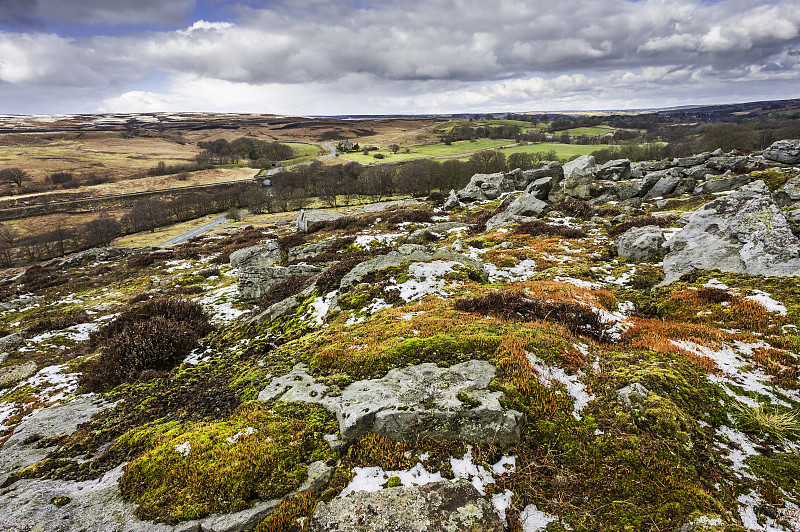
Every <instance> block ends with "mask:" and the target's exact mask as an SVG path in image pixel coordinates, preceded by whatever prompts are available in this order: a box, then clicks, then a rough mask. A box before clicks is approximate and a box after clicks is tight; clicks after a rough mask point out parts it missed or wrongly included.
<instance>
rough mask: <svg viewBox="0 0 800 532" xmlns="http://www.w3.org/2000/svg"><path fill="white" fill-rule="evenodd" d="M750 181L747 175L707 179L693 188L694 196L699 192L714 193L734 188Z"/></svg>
mask: <svg viewBox="0 0 800 532" xmlns="http://www.w3.org/2000/svg"><path fill="white" fill-rule="evenodd" d="M749 182H750V176H749V175H746V174H745V175H733V176H729V177H722V178H719V179H709V180H708V181H706V182H705V183H700V184H699V185H697V186H696V187H695V189H694V192H693V194H694V195H695V196H697V195H700V194H714V193H715V192H727V191H728V190H735V189H737V188H740V187H742V186H744V185H746V184H747V183H749Z"/></svg>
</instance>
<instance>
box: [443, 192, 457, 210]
mask: <svg viewBox="0 0 800 532" xmlns="http://www.w3.org/2000/svg"><path fill="white" fill-rule="evenodd" d="M459 205H461V202H460V201H458V196H457V195H456V191H455V190H451V191H450V194H448V195H447V199H446V200H444V203H443V204H442V209H444V210H446V211H450V210H453V209H455V208H456V207H458V206H459Z"/></svg>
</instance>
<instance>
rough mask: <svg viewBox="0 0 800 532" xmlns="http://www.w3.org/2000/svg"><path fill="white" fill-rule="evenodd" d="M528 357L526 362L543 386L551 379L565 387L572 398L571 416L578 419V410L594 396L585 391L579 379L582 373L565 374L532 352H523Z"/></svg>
mask: <svg viewBox="0 0 800 532" xmlns="http://www.w3.org/2000/svg"><path fill="white" fill-rule="evenodd" d="M525 354H526V356H527V357H528V362H529V363H530V365H531V367H532V368H533V369H534V370H536V373H537V374H538V376H539V381H540V382H541V383H542V384H544V385H545V386H550V385H552V382H553V381H558V382H560V383H561V384H563V385H564V387H565V388H566V389H567V393H568V394H569V395H570V396H571V397H572V398H573V399H574V403H573V406H572V417H574V418H575V419H580V418H581V415H580V412H581V410H583V408H584V407H585V406H586V405H588V404H589V401H592V400H594V399H595V398H596V396H595V395H593V394H589V393H587V392H586V385H584V384H583V383H582V382H581V381H580V377H581V376H582V375H583V373H580V372H578V373H576V374H575V375H567V373H566V372H565V371H564V370H563V369H561V368H558V367H555V366H550V365H548V364H547V363H545V362H544V361H542V360H540V359H539V358H538V357H537V356H536V355H534V354H533V353H528V352H526V353H525Z"/></svg>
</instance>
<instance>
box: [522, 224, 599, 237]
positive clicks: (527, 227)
mask: <svg viewBox="0 0 800 532" xmlns="http://www.w3.org/2000/svg"><path fill="white" fill-rule="evenodd" d="M514 232H515V233H517V234H521V235H532V236H563V237H564V238H583V237H585V236H586V232H585V231H583V230H582V229H575V228H574V227H567V226H566V225H550V224H547V223H545V222H543V221H541V220H533V221H530V222H525V223H522V224H519V225H518V226H517V228H516V229H515V230H514Z"/></svg>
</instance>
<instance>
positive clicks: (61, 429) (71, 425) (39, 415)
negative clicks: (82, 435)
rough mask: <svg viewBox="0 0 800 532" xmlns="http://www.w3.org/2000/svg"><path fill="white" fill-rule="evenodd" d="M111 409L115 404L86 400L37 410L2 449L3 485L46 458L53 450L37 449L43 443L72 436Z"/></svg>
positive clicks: (0, 461) (79, 399)
mask: <svg viewBox="0 0 800 532" xmlns="http://www.w3.org/2000/svg"><path fill="white" fill-rule="evenodd" d="M111 406H113V404H112V403H107V402H105V401H102V400H100V399H98V398H97V397H86V396H84V397H79V398H77V399H74V400H72V401H68V402H66V403H61V404H58V405H55V406H48V407H43V408H40V409H39V410H36V411H35V412H34V413H33V414H31V416H30V417H29V418H28V419H26V420H25V421H23V422H22V423H20V425H19V426H18V427H17V428H16V429H15V430H14V433H13V434H12V435H11V437H10V438H9V439H8V441H6V443H5V445H3V447H2V448H0V484H2V483H3V482H4V481H5V479H6V477H7V476H8V475H9V474H11V473H13V472H14V471H17V470H19V469H22V468H24V467H28V466H29V465H33V464H35V463H36V462H38V461H39V460H42V459H44V458H46V457H47V455H48V453H49V452H50V451H51V448H42V449H40V448H37V443H38V442H39V441H40V440H42V439H44V438H52V437H53V436H58V435H60V434H72V433H73V432H75V429H77V428H78V425H80V424H81V423H84V422H86V421H89V420H90V419H91V418H92V416H93V415H94V414H96V413H97V412H99V411H101V410H104V409H106V408H110V407H111Z"/></svg>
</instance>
